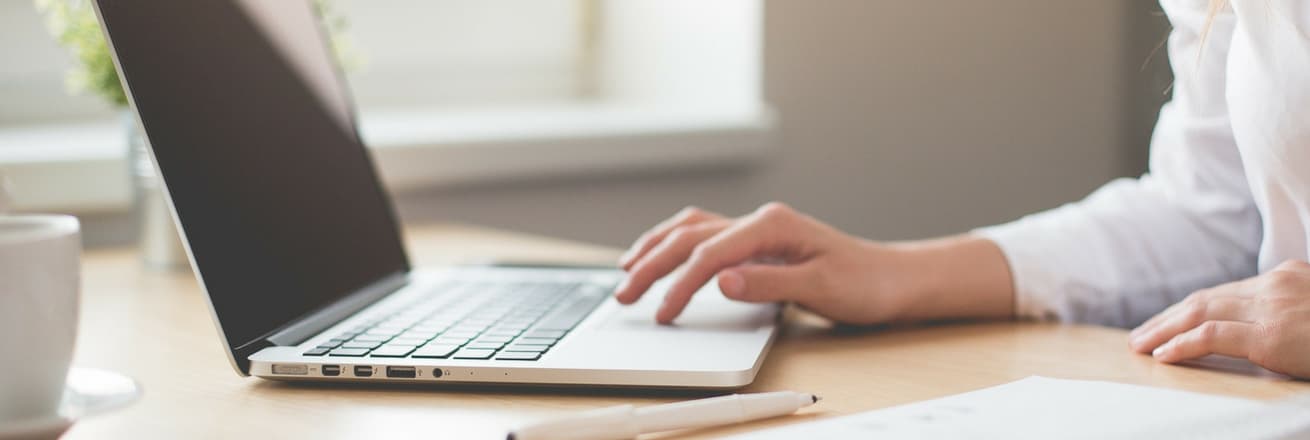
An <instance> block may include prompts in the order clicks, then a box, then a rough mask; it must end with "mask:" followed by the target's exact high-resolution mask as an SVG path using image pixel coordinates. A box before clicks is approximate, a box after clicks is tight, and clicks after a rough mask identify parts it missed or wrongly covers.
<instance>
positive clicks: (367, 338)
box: [351, 334, 391, 342]
mask: <svg viewBox="0 0 1310 440" xmlns="http://www.w3.org/2000/svg"><path fill="white" fill-rule="evenodd" d="M388 339H391V337H390V336H382V335H371V334H362V335H359V336H356V337H355V339H351V340H352V341H376V342H382V341H385V340H388Z"/></svg>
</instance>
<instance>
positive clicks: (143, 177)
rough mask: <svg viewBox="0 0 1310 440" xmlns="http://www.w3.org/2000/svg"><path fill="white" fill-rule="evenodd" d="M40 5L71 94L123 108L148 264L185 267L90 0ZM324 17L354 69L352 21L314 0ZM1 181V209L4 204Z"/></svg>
mask: <svg viewBox="0 0 1310 440" xmlns="http://www.w3.org/2000/svg"><path fill="white" fill-rule="evenodd" d="M35 2H36V8H37V10H39V11H40V12H42V14H44V16H45V19H46V27H47V28H48V29H49V31H50V33H51V35H52V36H53V37H54V38H55V40H56V41H57V42H58V43H59V45H61V46H63V47H64V48H66V49H67V50H68V51H69V52H70V53H71V54H72V55H73V58H74V60H75V62H74V63H73V67H72V69H71V70H70V71H69V72H68V77H67V84H68V88H69V91H70V93H90V94H94V95H97V96H99V97H101V98H103V99H104V100H105V102H107V103H109V104H110V105H111V106H113V107H114V108H116V109H118V110H119V113H120V115H121V116H120V118H121V120H122V126H123V131H124V136H125V137H126V139H127V150H128V151H127V164H128V167H129V175H130V176H131V178H132V188H133V212H134V214H135V217H136V222H137V226H138V230H139V237H138V240H139V244H140V249H141V258H142V261H143V263H145V265H146V266H147V267H149V268H156V269H181V268H185V267H187V261H186V254H185V252H184V251H183V249H182V244H181V240H180V239H179V238H178V233H177V229H176V228H175V226H174V223H173V220H172V215H171V214H170V213H169V210H168V208H167V205H166V204H165V202H164V198H163V191H162V182H161V180H160V178H159V175H158V173H157V171H156V169H155V166H154V164H153V162H152V160H151V158H150V152H149V145H148V143H147V141H146V137H145V136H144V133H143V132H142V129H141V127H140V125H139V124H137V118H136V115H135V114H133V112H132V111H131V110H130V109H128V100H127V95H126V94H125V93H124V92H123V87H122V83H121V82H119V78H118V72H117V70H115V69H114V63H113V59H112V58H111V56H110V53H109V47H108V45H107V44H106V43H105V38H104V33H103V32H101V30H100V22H99V20H97V19H96V16H95V11H94V9H92V8H93V5H91V2H90V0H35ZM314 5H315V6H316V7H317V9H318V12H319V16H320V17H321V18H322V19H323V21H324V27H325V28H326V29H327V31H328V34H329V40H330V43H331V45H332V49H333V51H334V52H335V55H336V56H337V59H338V61H339V62H341V63H342V65H344V66H345V67H346V68H347V69H348V70H349V69H350V68H352V67H355V66H357V65H358V64H359V61H358V57H357V56H355V55H354V52H353V50H352V49H351V46H350V44H349V43H350V42H349V40H348V39H347V38H346V37H345V36H344V35H345V30H346V27H347V23H346V20H345V18H344V17H343V16H341V15H340V14H338V13H337V12H336V11H335V10H334V9H333V8H332V5H331V3H330V2H329V0H314ZM3 189H4V188H3V186H0V208H3V205H4V197H3Z"/></svg>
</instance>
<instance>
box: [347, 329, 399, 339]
mask: <svg viewBox="0 0 1310 440" xmlns="http://www.w3.org/2000/svg"><path fill="white" fill-rule="evenodd" d="M404 331H405V329H403V328H386V329H384V328H375V329H372V330H369V331H367V332H364V334H363V335H360V336H376V337H380V338H383V339H391V338H394V337H396V335H398V334H400V333H402V332H404ZM355 339H359V336H356V337H355Z"/></svg>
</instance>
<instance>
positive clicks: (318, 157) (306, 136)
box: [96, 0, 778, 388]
mask: <svg viewBox="0 0 1310 440" xmlns="http://www.w3.org/2000/svg"><path fill="white" fill-rule="evenodd" d="M96 3H97V4H96V7H97V12H98V14H99V16H100V19H101V23H102V24H103V25H104V27H105V32H106V35H107V36H108V39H109V41H110V47H111V50H112V52H113V54H114V61H115V63H116V64H117V67H118V72H119V75H120V77H121V78H122V80H123V83H124V87H125V88H126V90H127V91H128V95H129V97H130V100H131V102H132V106H133V108H134V109H135V110H136V113H137V115H138V116H139V118H140V121H141V123H142V124H143V126H144V128H145V131H146V134H147V137H148V138H149V141H150V144H151V146H152V150H153V155H154V159H155V162H156V164H157V165H158V166H159V169H160V171H161V173H162V175H163V178H164V182H165V184H166V192H167V193H168V195H169V198H170V203H171V206H172V208H173V211H174V214H175V217H176V219H177V222H178V224H179V226H180V228H181V230H182V231H183V236H184V241H185V242H186V243H187V250H188V254H189V256H190V259H191V264H192V267H193V269H194V270H195V273H196V276H197V278H199V280H200V284H201V286H202V287H203V289H204V290H205V292H206V294H207V295H208V297H209V303H210V306H211V310H212V311H213V314H214V321H215V322H216V323H217V325H218V328H219V333H220V334H221V336H222V343H223V344H224V346H225V348H226V349H227V351H228V353H229V355H230V356H231V361H232V365H233V367H235V368H236V369H237V371H238V372H239V373H240V374H242V375H254V376H259V377H263V378H268V379H278V380H315V381H379V382H381V381H390V382H411V383H433V384H438V383H512V384H545V385H591V386H617V387H622V386H635V387H686V388H735V387H741V386H744V385H746V384H749V383H750V382H751V381H752V380H754V378H755V374H756V372H757V371H758V370H759V368H760V364H761V362H762V361H763V359H764V354H765V353H766V351H767V350H768V348H769V345H770V343H771V342H772V340H773V337H774V334H775V333H776V331H775V330H776V326H775V324H776V322H777V316H778V307H777V306H776V305H752V304H742V303H734V302H730V301H728V300H726V299H724V298H723V295H722V294H720V293H719V292H718V291H716V290H715V289H714V288H713V287H712V286H713V283H711V287H706V288H705V291H702V292H700V293H699V294H698V295H697V296H696V298H695V300H694V301H693V302H692V304H691V305H690V306H689V308H688V312H686V314H685V315H683V316H682V317H681V318H680V319H679V321H678V323H677V324H676V325H672V326H661V325H658V324H655V323H654V309H655V307H656V305H657V304H658V302H659V301H660V299H661V298H660V297H661V296H662V294H663V284H660V285H657V287H656V288H655V290H654V291H652V292H651V293H650V294H648V295H647V297H646V298H645V299H643V300H642V301H641V302H640V303H639V304H638V305H636V306H629V307H623V306H620V305H618V304H617V303H616V302H615V301H614V300H613V299H612V298H611V294H610V293H611V291H612V289H613V288H614V286H615V285H616V284H617V283H618V282H619V281H620V279H621V277H622V273H621V272H620V271H618V270H615V269H608V268H576V269H564V268H507V267H474V266H469V267H434V268H421V269H419V268H411V267H410V263H409V260H408V259H407V257H406V255H405V251H404V249H403V247H402V243H401V237H400V231H399V228H398V225H397V221H396V218H395V216H394V214H393V210H392V206H391V201H390V200H389V199H388V197H387V194H386V192H385V191H384V190H383V188H382V186H381V183H380V182H379V179H378V175H377V172H376V170H375V168H374V165H373V163H372V161H371V159H370V157H369V153H368V151H367V149H366V148H365V147H364V145H363V143H362V142H361V140H360V138H359V135H358V132H357V129H356V127H355V123H354V117H353V109H352V104H351V103H350V99H349V94H348V92H347V91H346V88H345V87H344V81H343V79H342V75H341V74H340V72H339V69H338V68H337V67H336V66H335V63H334V62H333V61H332V57H331V56H330V54H329V53H330V51H329V50H328V49H327V46H326V44H325V43H324V38H323V33H322V30H321V29H320V28H319V25H318V21H317V18H316V17H315V12H314V9H313V7H312V5H311V3H310V2H309V1H305V0H299V1H276V2H271V1H266V0H222V1H203V2H171V1H165V2H160V1H146V0H114V1H97V2H96ZM596 209H598V210H600V209H606V207H602V206H597V207H596ZM455 251H457V250H455ZM175 348H176V347H173V348H170V349H175Z"/></svg>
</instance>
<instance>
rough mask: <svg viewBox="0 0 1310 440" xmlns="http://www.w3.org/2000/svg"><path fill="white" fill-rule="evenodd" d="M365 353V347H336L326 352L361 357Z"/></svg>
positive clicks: (331, 354) (329, 354)
mask: <svg viewBox="0 0 1310 440" xmlns="http://www.w3.org/2000/svg"><path fill="white" fill-rule="evenodd" d="M366 354H368V349H367V348H338V349H336V350H332V352H331V353H328V356H348V357H361V356H364V355H366Z"/></svg>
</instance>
